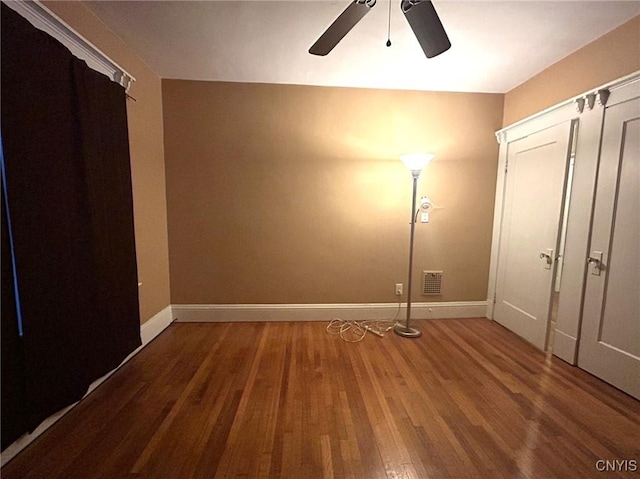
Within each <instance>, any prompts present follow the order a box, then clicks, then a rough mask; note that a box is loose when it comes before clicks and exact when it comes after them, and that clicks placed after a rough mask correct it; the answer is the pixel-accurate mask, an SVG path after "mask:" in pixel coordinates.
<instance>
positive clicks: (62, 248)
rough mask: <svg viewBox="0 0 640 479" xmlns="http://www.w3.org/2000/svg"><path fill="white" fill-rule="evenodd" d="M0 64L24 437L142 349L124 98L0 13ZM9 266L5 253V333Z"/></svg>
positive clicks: (53, 44) (43, 37)
mask: <svg viewBox="0 0 640 479" xmlns="http://www.w3.org/2000/svg"><path fill="white" fill-rule="evenodd" d="M1 58H2V140H3V148H4V160H5V174H6V178H5V180H6V185H7V198H8V205H9V209H8V211H9V213H10V220H11V235H12V238H13V243H14V250H13V252H14V258H15V264H16V271H17V285H18V291H19V296H20V304H19V308H20V310H21V313H22V321H23V331H24V335H23V337H22V338H19V339H20V341H17V343H18V344H19V345H20V343H21V348H22V357H23V358H24V360H23V381H22V383H21V384H18V385H17V386H18V387H23V389H24V404H23V405H22V406H24V407H23V410H24V411H23V414H24V415H25V417H24V423H25V424H26V425H27V428H28V429H29V430H33V429H35V427H36V426H37V425H38V424H39V423H40V422H41V421H42V420H43V419H45V418H46V417H48V416H50V415H51V414H52V413H54V412H56V411H58V410H60V409H62V408H64V407H66V406H67V405H69V404H72V403H73V402H75V401H77V400H79V399H80V398H81V397H82V396H83V395H84V394H85V392H86V391H87V388H88V386H89V385H90V384H91V383H92V382H93V381H94V380H96V379H97V378H99V377H100V376H102V375H104V374H105V373H107V372H108V371H110V370H111V369H113V368H115V367H116V366H117V365H118V364H119V363H120V362H121V361H122V360H123V359H124V358H125V357H126V356H127V355H128V354H129V353H130V352H132V351H133V350H134V349H135V348H137V347H138V346H139V345H140V344H141V341H140V318H139V313H138V289H137V272H136V258H135V244H134V236H133V209H132V196H131V172H130V164H129V143H128V134H127V116H126V98H125V92H124V89H123V88H122V87H121V86H120V85H118V84H116V83H114V82H112V81H110V80H109V79H108V78H107V77H105V76H104V75H102V74H100V73H97V72H95V71H93V70H91V69H90V68H88V67H87V65H86V64H85V63H84V62H83V61H81V60H78V59H77V58H75V57H74V56H73V55H71V53H70V52H69V51H68V50H67V49H66V48H65V47H64V46H63V45H61V44H60V43H59V42H57V41H56V40H55V39H53V38H51V37H50V36H48V35H47V34H46V33H44V32H41V31H39V30H37V29H36V28H34V27H33V26H32V25H31V24H30V23H28V22H27V21H26V20H25V19H23V18H22V17H21V16H20V15H18V14H16V13H15V12H13V11H12V10H11V9H9V8H8V7H7V6H5V5H4V4H3V5H2V57H1ZM3 228H4V224H3ZM3 249H4V242H3ZM7 266H8V265H6V264H5V261H4V251H3V262H2V269H3V283H2V289H3V293H2V295H3V305H2V313H3V314H2V321H3V332H4V328H5V326H4V321H5V318H4V316H5V314H4V313H5V306H4V298H5V286H6V285H5V281H4V277H5V268H6V267H7ZM7 294H8V293H7ZM2 348H3V350H4V348H5V339H4V334H3V338H2ZM3 359H4V358H3ZM3 373H4V370H3ZM3 376H4V374H3ZM3 386H4V378H3ZM5 393H7V394H16V395H18V394H19V391H18V392H13V391H5V389H4V387H3V389H2V396H3V406H4V401H5V399H4V397H5ZM22 406H21V407H22ZM17 414H20V411H16V415H17ZM4 416H5V415H4V411H3V418H2V419H3V424H2V435H3V448H4V447H5V439H4V434H5V430H4V429H5V428H4V426H5V424H4Z"/></svg>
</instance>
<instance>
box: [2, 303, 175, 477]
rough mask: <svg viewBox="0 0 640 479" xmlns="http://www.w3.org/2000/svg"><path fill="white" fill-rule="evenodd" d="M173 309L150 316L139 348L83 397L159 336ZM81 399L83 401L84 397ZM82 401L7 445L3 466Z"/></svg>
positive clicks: (141, 329) (3, 455) (170, 317)
mask: <svg viewBox="0 0 640 479" xmlns="http://www.w3.org/2000/svg"><path fill="white" fill-rule="evenodd" d="M171 309H172V308H171V306H167V307H166V308H164V309H163V310H162V311H160V312H159V313H157V314H156V315H155V316H153V317H152V318H150V319H149V320H147V321H146V322H145V323H143V324H142V325H141V326H140V337H141V339H142V345H141V346H140V347H139V348H138V349H136V350H135V351H133V352H132V353H131V354H129V356H127V357H126V358H125V359H124V360H123V361H122V363H120V365H119V366H118V367H117V368H115V369H114V370H113V371H110V372H108V373H107V374H105V375H104V376H102V377H101V378H100V379H97V380H95V381H94V382H93V383H92V384H91V386H89V389H88V390H87V393H86V394H85V395H84V397H83V399H84V398H85V397H87V395H88V394H90V393H91V392H92V391H93V390H94V389H96V388H97V387H98V386H100V384H102V383H103V382H104V381H106V380H107V378H109V376H111V375H112V374H113V373H114V372H116V371H117V370H118V369H119V368H120V367H121V366H122V365H123V364H124V363H126V362H127V361H129V359H131V358H132V357H133V356H135V355H136V354H137V353H138V352H140V350H142V348H144V347H145V346H146V345H147V344H149V343H150V342H151V341H152V340H153V339H154V338H155V337H156V336H158V335H159V334H160V333H161V332H162V331H164V330H165V328H167V327H168V326H169V325H170V324H171V323H172V322H173V314H172V311H171ZM80 401H82V399H81V400H80ZM80 401H78V402H76V403H74V404H72V405H71V406H68V407H66V408H64V409H63V410H61V411H58V412H57V413H55V414H54V415H52V416H49V417H48V418H47V419H45V420H44V421H43V422H42V423H41V424H40V425H39V426H38V427H37V428H36V430H35V431H33V432H32V433H31V434H24V435H23V436H22V437H20V438H19V439H18V440H16V441H15V442H14V443H13V444H11V445H10V446H9V447H7V448H6V449H5V450H4V451H2V454H1V459H2V461H1V463H2V466H4V465H5V464H6V463H7V462H9V461H10V460H11V459H13V458H14V457H15V456H16V455H17V454H18V453H19V452H20V451H22V450H23V449H24V448H25V447H27V446H28V445H29V444H31V443H32V442H33V441H34V440H35V439H36V438H37V437H38V436H40V435H41V434H42V433H43V432H45V431H46V430H47V429H49V428H50V427H51V426H53V425H54V424H55V423H56V422H57V421H58V419H60V418H61V417H62V416H64V415H65V414H66V413H67V412H69V411H70V410H71V409H72V408H74V407H75V406H76V405H77V404H79V402H80Z"/></svg>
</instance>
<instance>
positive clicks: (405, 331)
mask: <svg viewBox="0 0 640 479" xmlns="http://www.w3.org/2000/svg"><path fill="white" fill-rule="evenodd" d="M411 176H413V198H412V200H411V238H410V240H409V278H408V280H407V286H408V287H407V320H406V322H405V324H404V325H402V324H400V323H397V324H396V325H395V327H394V328H393V330H394V331H395V333H396V334H397V335H399V336H402V337H405V338H417V337H419V336H421V335H422V331H421V330H420V329H418V328H412V327H411V326H410V322H411V277H412V273H413V236H414V233H415V229H416V197H417V191H418V177H419V176H420V170H412V171H411Z"/></svg>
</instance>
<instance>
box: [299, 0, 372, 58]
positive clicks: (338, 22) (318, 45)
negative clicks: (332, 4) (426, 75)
mask: <svg viewBox="0 0 640 479" xmlns="http://www.w3.org/2000/svg"><path fill="white" fill-rule="evenodd" d="M375 4H376V2H375V0H354V1H353V2H352V3H351V4H350V5H349V6H348V7H347V8H346V9H345V11H344V12H342V13H341V14H340V16H339V17H338V18H336V19H335V21H334V22H333V23H332V24H331V25H330V26H329V28H327V30H326V31H325V32H324V33H323V34H322V35H321V36H320V38H318V40H317V41H316V42H315V43H314V44H313V45H312V46H311V48H309V53H311V54H312V55H321V56H324V55H326V54H327V53H329V52H330V51H331V50H333V47H335V46H336V45H337V44H338V43H339V42H340V40H342V39H343V38H344V36H345V35H346V34H347V33H349V30H351V29H352V28H353V27H354V26H355V25H356V23H358V22H359V21H360V20H361V19H362V17H364V16H365V15H366V14H367V13H369V10H371V8H373V6H374V5H375Z"/></svg>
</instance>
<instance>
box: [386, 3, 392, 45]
mask: <svg viewBox="0 0 640 479" xmlns="http://www.w3.org/2000/svg"><path fill="white" fill-rule="evenodd" d="M387 46H388V47H390V46H391V0H389V24H388V25H387Z"/></svg>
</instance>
